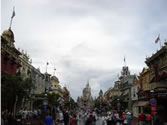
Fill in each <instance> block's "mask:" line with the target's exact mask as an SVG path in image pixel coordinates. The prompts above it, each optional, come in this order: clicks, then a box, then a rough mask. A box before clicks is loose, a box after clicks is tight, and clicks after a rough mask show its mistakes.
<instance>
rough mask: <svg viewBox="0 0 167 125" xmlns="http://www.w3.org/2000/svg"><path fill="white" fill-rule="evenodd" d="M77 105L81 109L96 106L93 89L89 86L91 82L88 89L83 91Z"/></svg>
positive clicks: (87, 86)
mask: <svg viewBox="0 0 167 125" xmlns="http://www.w3.org/2000/svg"><path fill="white" fill-rule="evenodd" d="M77 103H78V106H79V107H83V106H84V107H87V108H89V107H92V106H93V105H94V100H93V97H92V95H91V88H90V85H89V81H88V82H87V84H86V87H85V88H84V89H83V91H82V96H81V97H78V99H77Z"/></svg>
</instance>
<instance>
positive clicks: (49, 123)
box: [45, 112, 54, 125]
mask: <svg viewBox="0 0 167 125" xmlns="http://www.w3.org/2000/svg"><path fill="white" fill-rule="evenodd" d="M45 125H54V121H53V117H52V116H51V115H50V113H49V112H48V113H47V115H46V116H45Z"/></svg>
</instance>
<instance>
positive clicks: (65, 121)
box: [63, 111, 69, 125]
mask: <svg viewBox="0 0 167 125" xmlns="http://www.w3.org/2000/svg"><path fill="white" fill-rule="evenodd" d="M63 117H64V125H68V123H69V114H68V111H64V112H63Z"/></svg>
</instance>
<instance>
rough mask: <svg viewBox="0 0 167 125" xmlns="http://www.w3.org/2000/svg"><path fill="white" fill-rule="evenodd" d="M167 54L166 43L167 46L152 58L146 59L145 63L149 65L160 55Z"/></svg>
mask: <svg viewBox="0 0 167 125" xmlns="http://www.w3.org/2000/svg"><path fill="white" fill-rule="evenodd" d="M165 52H166V53H167V42H166V43H165V45H164V46H163V47H162V48H161V49H160V50H158V51H157V52H156V53H155V54H153V55H152V56H151V57H149V58H146V61H145V63H146V64H147V65H149V64H150V63H151V62H152V61H153V60H155V59H156V58H158V57H159V56H160V55H162V54H164V53H165Z"/></svg>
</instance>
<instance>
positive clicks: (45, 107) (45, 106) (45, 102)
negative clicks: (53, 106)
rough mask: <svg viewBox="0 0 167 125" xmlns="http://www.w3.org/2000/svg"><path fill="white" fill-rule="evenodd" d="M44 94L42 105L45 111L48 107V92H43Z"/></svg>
mask: <svg viewBox="0 0 167 125" xmlns="http://www.w3.org/2000/svg"><path fill="white" fill-rule="evenodd" d="M44 95H45V98H44V102H43V106H44V112H46V111H47V107H48V99H47V96H48V94H47V93H45V94H44Z"/></svg>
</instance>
